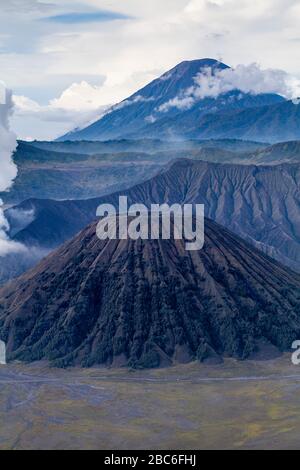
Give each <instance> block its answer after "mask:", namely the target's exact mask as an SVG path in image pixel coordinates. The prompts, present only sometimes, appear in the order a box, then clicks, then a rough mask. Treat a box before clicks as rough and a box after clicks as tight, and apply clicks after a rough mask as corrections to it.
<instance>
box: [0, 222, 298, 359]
mask: <svg viewBox="0 0 300 470" xmlns="http://www.w3.org/2000/svg"><path fill="white" fill-rule="evenodd" d="M95 232H96V226H95V224H93V225H91V226H89V227H88V228H87V229H85V230H84V231H82V232H81V233H80V234H79V235H77V237H75V238H74V239H73V240H71V241H70V242H68V243H66V244H65V245H64V246H63V247H62V248H60V249H59V250H58V251H57V252H55V253H54V254H51V255H50V256H48V257H47V258H46V259H45V260H43V261H42V263H41V264H39V266H38V267H36V268H35V269H33V270H32V271H30V272H28V273H27V274H25V275H24V276H23V277H21V278H19V279H17V280H16V281H14V282H13V283H11V284H9V285H8V286H6V287H5V288H3V289H2V290H0V339H1V340H3V341H5V343H6V345H7V358H8V360H14V359H19V360H25V361H35V360H41V359H47V360H50V361H52V362H53V363H54V364H55V365H58V366H67V365H82V366H92V365H94V364H107V365H111V364H112V365H116V366H120V365H128V366H132V367H156V366H159V365H168V364H171V363H173V362H187V361H190V360H194V359H198V360H200V361H204V360H207V359H211V358H220V357H222V356H224V355H229V356H233V357H237V358H241V359H245V358H247V357H249V356H251V355H252V354H253V353H254V352H255V351H256V350H257V346H258V345H259V344H260V342H261V341H262V340H263V341H267V342H268V343H271V344H273V345H274V346H275V347H276V348H278V349H279V350H288V349H290V348H291V345H292V342H293V341H294V340H295V339H299V338H300V305H299V304H300V276H299V275H298V274H295V273H293V272H292V271H289V270H288V269H285V268H284V267H282V266H281V265H280V264H278V263H276V262H274V261H272V260H271V259H270V258H268V257H266V256H264V255H263V254H262V253H260V252H259V251H257V250H256V249H255V248H253V247H252V246H250V245H248V244H247V243H246V242H244V241H242V240H241V239H239V238H238V237H236V236H235V235H233V234H231V233H230V232H228V231H227V230H226V229H224V228H222V227H220V226H219V225H217V224H215V223H214V222H212V221H210V220H206V229H205V245H204V248H203V249H202V250H200V251H195V252H188V251H185V241H184V240H182V241H181V240H173V239H171V240H156V241H155V240H153V241H151V240H149V241H142V240H138V241H132V240H122V241H119V240H110V241H100V240H99V239H98V238H97V237H96V233H95Z"/></svg>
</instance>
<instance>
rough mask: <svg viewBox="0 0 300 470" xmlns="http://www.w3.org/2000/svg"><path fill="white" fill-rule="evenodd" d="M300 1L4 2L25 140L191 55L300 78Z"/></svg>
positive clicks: (1, 14) (4, 55)
mask: <svg viewBox="0 0 300 470" xmlns="http://www.w3.org/2000/svg"><path fill="white" fill-rule="evenodd" d="M299 23H300V1H299V0H151V1H147V0H118V1H117V0H85V1H81V2H78V3H76V2H74V1H71V0H49V2H46V1H38V0H0V80H3V81H4V82H5V83H6V85H7V86H8V87H9V88H11V89H13V91H14V95H15V102H16V110H15V117H14V120H13V126H14V128H15V130H16V131H17V133H18V136H19V137H20V138H40V139H51V138H54V137H56V136H59V135H61V134H63V133H64V132H65V131H67V130H70V129H71V128H73V127H74V126H77V125H79V126H81V125H83V124H84V123H86V122H89V121H92V120H95V119H96V117H97V116H98V115H100V114H101V112H102V110H103V107H105V106H107V105H109V104H113V103H116V102H118V101H120V100H121V99H124V98H126V97H127V96H129V95H130V94H131V93H132V92H134V91H136V90H137V89H138V88H140V87H141V86H143V85H145V84H146V83H148V82H149V81H150V80H152V79H154V78H155V77H157V76H158V75H160V74H161V73H163V72H165V71H166V70H168V69H170V68H171V67H173V66H174V65H176V64H177V63H179V62H181V61H182V60H186V59H195V58H202V57H212V58H217V59H222V60H223V61H224V62H225V63H227V64H228V65H231V66H234V67H235V66H237V65H238V64H250V63H253V62H257V63H259V64H260V65H261V66H262V67H263V68H276V69H282V70H285V71H287V72H288V73H289V74H291V75H292V76H295V77H298V78H300V32H299Z"/></svg>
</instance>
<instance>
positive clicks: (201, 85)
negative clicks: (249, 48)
mask: <svg viewBox="0 0 300 470" xmlns="http://www.w3.org/2000/svg"><path fill="white" fill-rule="evenodd" d="M194 83H195V85H194V86H192V87H190V88H188V89H186V90H185V91H184V92H183V93H182V94H181V95H179V96H177V97H175V98H173V99H172V100H170V101H168V102H166V103H164V104H163V105H161V106H160V107H159V108H158V110H157V111H158V112H162V113H163V112H167V111H169V109H171V108H177V109H179V110H185V109H190V108H191V107H192V106H193V105H194V104H195V103H196V102H197V101H200V100H202V99H204V98H217V97H218V96H220V95H222V94H225V93H229V92H230V91H233V90H239V91H241V92H242V93H247V94H252V95H259V94H261V93H276V94H279V95H281V96H283V97H285V98H287V99H291V100H295V99H297V98H298V97H299V96H300V80H299V79H297V78H294V77H292V76H290V75H289V74H287V73H286V72H284V71H282V70H276V69H262V68H261V67H260V66H259V65H258V64H255V63H253V64H250V65H238V66H237V67H235V68H228V69H224V70H218V71H213V70H212V69H211V68H210V67H207V68H206V69H205V70H204V71H202V72H201V73H199V74H198V75H196V77H195V78H194Z"/></svg>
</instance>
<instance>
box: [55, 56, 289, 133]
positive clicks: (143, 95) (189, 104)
mask: <svg viewBox="0 0 300 470" xmlns="http://www.w3.org/2000/svg"><path fill="white" fill-rule="evenodd" d="M229 68H230V67H228V65H225V64H223V63H222V62H219V61H217V60H214V59H201V60H192V61H184V62H181V63H180V64H179V65H177V66H176V67H174V68H173V69H171V70H170V71H168V72H166V73H164V74H163V75H162V76H161V77H159V78H157V79H156V80H154V81H153V82H151V83H150V84H148V85H146V86H145V87H144V88H142V89H141V90H139V91H137V92H136V93H134V94H133V95H132V96H130V97H129V98H127V99H126V100H124V101H122V102H121V103H119V104H117V105H115V106H113V107H112V108H110V110H109V111H108V112H107V113H106V114H105V115H104V116H103V117H102V118H101V119H100V120H98V121H97V122H95V123H94V124H92V125H90V126H89V127H87V128H85V129H83V130H79V131H77V130H76V131H74V132H71V133H69V134H67V135H66V136H64V137H62V138H61V139H59V140H109V139H119V138H140V137H141V136H143V137H149V136H150V135H151V136H153V137H155V138H156V137H162V138H166V137H169V138H171V137H172V138H174V137H184V136H185V134H186V133H189V134H191V135H192V134H193V131H194V133H195V134H196V135H192V137H193V138H194V137H201V135H199V136H198V135H197V129H198V128H199V126H200V124H201V119H203V118H204V117H205V116H207V115H209V116H210V115H213V116H214V115H216V116H217V115H218V113H221V114H222V115H223V114H224V113H228V112H234V111H241V110H244V109H245V108H246V109H248V108H255V107H259V106H269V105H274V104H278V103H282V102H284V101H285V100H284V98H282V97H281V96H279V95H275V94H259V95H253V94H250V93H242V92H241V91H240V90H233V91H231V92H228V93H222V94H220V95H219V96H217V97H203V98H200V97H199V98H197V99H195V100H192V99H191V98H189V97H188V94H189V92H190V90H191V88H192V87H195V82H196V80H197V78H199V76H201V74H202V75H204V74H211V75H212V76H214V74H216V72H220V71H222V70H225V69H229ZM206 131H207V130H206ZM201 132H203V130H202V131H201ZM201 132H200V134H201ZM198 134H199V132H198Z"/></svg>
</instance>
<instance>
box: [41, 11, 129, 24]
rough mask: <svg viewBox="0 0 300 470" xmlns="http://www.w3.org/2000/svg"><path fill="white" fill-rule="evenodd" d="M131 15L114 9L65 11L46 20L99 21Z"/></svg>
mask: <svg viewBox="0 0 300 470" xmlns="http://www.w3.org/2000/svg"><path fill="white" fill-rule="evenodd" d="M125 19H129V16H126V15H123V14H122V13H117V12H114V11H106V10H101V11H95V12H89V13H78V12H77V13H63V14H61V15H55V16H48V17H46V18H43V20H44V21H51V22H53V23H61V24H80V23H99V22H104V21H114V20H125Z"/></svg>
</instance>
